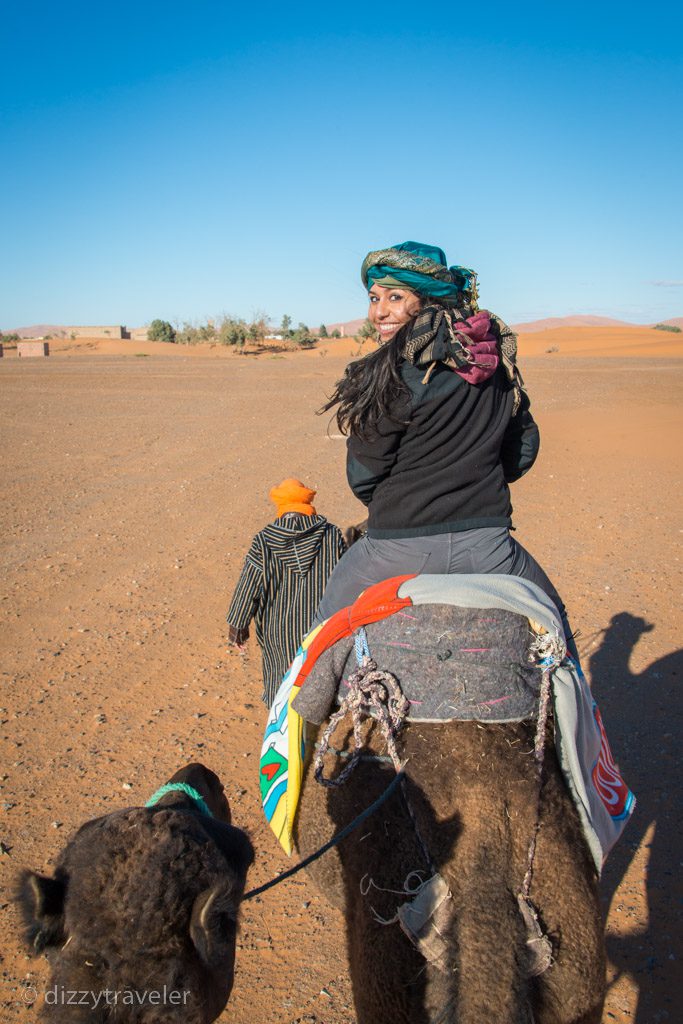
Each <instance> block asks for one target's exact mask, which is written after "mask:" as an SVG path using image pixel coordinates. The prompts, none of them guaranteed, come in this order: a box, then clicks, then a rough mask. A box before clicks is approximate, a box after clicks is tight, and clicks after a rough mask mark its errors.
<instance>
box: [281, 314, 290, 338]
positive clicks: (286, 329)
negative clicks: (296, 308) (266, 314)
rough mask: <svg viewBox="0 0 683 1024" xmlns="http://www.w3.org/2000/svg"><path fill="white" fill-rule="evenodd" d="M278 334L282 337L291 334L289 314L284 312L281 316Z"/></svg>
mask: <svg viewBox="0 0 683 1024" xmlns="http://www.w3.org/2000/svg"><path fill="white" fill-rule="evenodd" d="M280 334H281V335H282V337H283V338H289V337H291V334H292V318H291V316H287V314H286V313H285V315H284V316H283V318H282V323H281V324H280Z"/></svg>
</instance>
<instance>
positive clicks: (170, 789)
mask: <svg viewBox="0 0 683 1024" xmlns="http://www.w3.org/2000/svg"><path fill="white" fill-rule="evenodd" d="M167 793H185V795H186V796H189V797H190V799H191V800H194V802H195V803H196V805H197V807H198V808H199V810H200V811H201V812H202V814H205V815H206V816H207V818H213V814H212V813H211V811H210V810H209V808H208V807H207V805H206V801H205V800H204V798H203V797H202V796H200V794H199V793H198V792H197V790H196V789H195V788H194V786H188V784H187V783H186V782H167V783H166V785H165V786H161V787H160V788H159V789H158V790H157V791H156V793H155V794H154V795H153V796H151V797H150V798H149V800H148V801H147V803H146V804H145V807H154V805H155V804H158V803H159V801H160V800H161V798H162V796H166V794H167Z"/></svg>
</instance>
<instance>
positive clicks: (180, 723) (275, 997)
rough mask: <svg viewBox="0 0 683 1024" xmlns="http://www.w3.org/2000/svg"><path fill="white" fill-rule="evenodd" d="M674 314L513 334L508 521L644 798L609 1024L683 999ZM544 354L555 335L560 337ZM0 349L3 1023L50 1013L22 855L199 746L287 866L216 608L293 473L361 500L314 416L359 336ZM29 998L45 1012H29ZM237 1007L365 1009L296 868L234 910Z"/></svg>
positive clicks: (137, 798)
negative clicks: (26, 939) (519, 401)
mask: <svg viewBox="0 0 683 1024" xmlns="http://www.w3.org/2000/svg"><path fill="white" fill-rule="evenodd" d="M679 337H680V336H678V335H675V334H667V333H663V332H657V331H652V330H648V329H645V328H625V329H621V328H598V329H591V328H580V329H579V328H577V329H569V328H564V329H559V330H554V331H548V332H539V333H535V334H533V335H528V336H523V337H522V338H521V339H520V352H521V361H522V369H523V372H524V376H525V380H526V382H527V385H528V388H529V391H530V394H531V397H532V405H533V410H534V413H535V416H536V419H537V420H538V422H539V425H540V428H541V435H542V451H541V455H540V457H539V460H538V462H537V464H536V466H535V467H534V469H533V470H532V471H531V472H530V473H529V474H528V476H527V477H525V478H524V479H523V480H521V481H520V482H519V483H517V484H515V485H513V501H514V505H515V525H516V529H517V534H516V535H517V537H518V538H519V539H520V540H521V542H522V543H524V544H525V545H526V546H527V547H528V548H529V549H530V550H531V551H532V552H533V553H534V554H535V556H536V557H537V558H538V559H539V561H541V563H542V564H543V565H544V567H545V568H546V570H547V571H548V573H549V574H550V576H551V577H552V578H553V579H554V581H555V583H556V585H557V587H558V589H559V590H560V592H561V593H562V595H563V597H564V600H565V603H566V605H567V607H568V610H569V614H570V617H571V620H572V623H573V626H574V628H575V629H577V630H579V631H580V632H579V636H578V646H579V651H580V654H581V657H582V661H583V664H584V668H585V669H586V671H587V674H588V676H589V678H590V680H591V683H592V686H593V690H594V693H595V696H596V699H597V700H598V702H599V704H600V707H601V710H602V713H603V718H604V720H605V723H606V727H607V731H608V735H609V737H610V740H611V744H612V749H613V752H614V754H615V757H616V759H617V760H618V762H619V764H620V767H621V770H622V773H623V775H624V777H625V779H626V781H627V782H628V783H629V785H630V786H631V787H632V789H633V790H634V791H635V793H636V795H637V797H638V808H637V810H636V814H635V817H634V819H633V820H632V822H631V823H630V824H629V826H628V829H627V831H626V833H625V837H624V839H623V840H622V842H621V844H620V846H619V847H618V848H617V849H616V850H615V852H614V853H613V855H612V857H611V859H610V860H609V861H608V864H607V866H606V869H605V871H604V874H603V882H602V890H603V894H604V906H605V914H606V921H607V944H608V953H609V961H610V964H609V978H608V980H609V993H608V998H607V1004H606V1008H605V1015H604V1021H605V1022H615V1021H616V1022H620V1024H625V1022H638V1024H655V1022H660V1021H671V1022H674V1021H675V1020H677V1019H679V1013H680V1011H679V1010H677V1009H676V1007H677V1006H678V1004H679V996H678V989H677V986H676V983H675V978H676V976H677V975H678V974H679V973H680V967H679V964H680V958H681V942H680V939H681V929H680V921H679V918H678V917H677V908H676V901H677V898H678V897H680V871H679V860H678V856H677V854H678V853H679V851H678V850H677V839H678V829H677V819H676V810H677V808H678V807H680V797H681V783H680V776H679V775H678V774H677V772H676V768H677V765H678V763H679V760H680V759H679V749H680V737H681V733H680V717H681V713H680V702H679V700H678V697H679V691H678V689H677V684H679V681H680V669H681V661H682V659H681V652H680V650H679V644H680V556H681V552H680V541H681V533H682V530H681V522H680V507H681V442H680V439H681V436H682V430H681V427H682V422H681V421H682V419H683V417H682V414H681V385H682V383H683V360H681V354H682V350H683V346H682V343H681V341H679V340H678V339H679ZM548 350H553V351H548ZM51 352H52V354H51V356H50V357H49V358H48V359H30V360H29V359H25V360H21V359H17V358H16V355H15V354H14V353H13V352H11V351H10V352H6V356H5V358H4V359H3V360H1V361H0V387H1V388H2V394H3V401H2V410H1V413H0V416H1V417H2V419H1V429H2V479H3V498H4V501H3V504H2V513H1V515H2V519H1V521H0V526H1V530H2V532H1V551H2V555H1V558H2V575H3V586H2V602H1V604H0V608H1V616H2V618H1V630H2V634H1V635H2V650H3V658H2V666H1V670H2V683H3V685H2V698H1V703H2V731H1V733H0V736H1V740H0V742H1V743H2V777H1V783H2V794H1V797H0V810H1V814H2V817H1V819H0V841H1V842H2V847H1V848H0V850H1V854H0V869H1V871H2V893H1V898H0V906H1V909H2V934H3V938H4V943H3V953H2V955H3V962H2V965H1V972H2V990H1V991H0V1020H2V1022H3V1024H4V1022H8V1024H9V1022H12V1021H20V1020H26V1019H33V1018H34V1016H35V1012H34V1011H35V1006H34V1003H37V1002H39V1001H40V998H41V995H42V993H43V992H44V990H45V985H46V981H47V964H46V962H45V960H44V959H42V958H39V959H37V960H33V959H30V958H28V957H27V955H26V954H25V952H24V951H23V949H22V948H21V946H20V944H19V939H18V921H17V916H16V913H15V910H14V908H13V906H12V905H11V902H10V895H11V887H12V880H13V877H14V875H15V873H16V871H17V870H18V869H19V868H20V867H22V866H25V865H27V866H31V867H33V868H36V869H43V870H49V869H50V866H51V863H52V862H53V859H54V857H55V855H56V854H57V852H58V850H59V849H60V848H61V847H62V845H63V844H64V842H65V840H66V838H67V837H68V835H69V833H70V832H71V831H72V830H73V829H75V828H76V827H77V826H78V825H80V824H81V823H82V822H83V821H84V820H86V819H88V818H90V817H93V816H95V815H99V814H102V813H106V812H107V811H108V810H113V809H115V808H119V807H123V806H128V805H131V804H133V803H143V802H144V801H145V800H146V799H147V797H148V796H149V795H150V794H151V793H152V792H153V791H154V790H155V789H156V788H157V786H158V785H160V784H161V783H162V782H163V781H165V780H166V778H167V777H168V776H169V775H171V774H172V773H173V772H174V771H175V770H176V769H177V768H178V767H180V766H181V765H182V764H184V763H186V762H188V761H191V760H202V761H204V762H205V763H206V764H207V765H209V766H210V767H211V768H213V769H214V770H215V771H216V772H218V773H219V775H220V776H221V778H222V779H223V781H224V783H225V787H226V792H227V794H228V797H229V800H230V803H231V806H232V811H233V819H234V821H235V823H236V824H239V825H241V826H242V827H244V828H246V829H248V831H249V832H250V834H251V836H252V839H253V841H254V844H255V846H256V849H257V862H256V864H255V866H254V867H253V869H252V871H251V873H250V878H249V884H250V885H257V884H259V883H261V882H263V881H266V880H267V879H269V878H271V877H272V876H273V875H275V874H276V873H278V872H279V871H282V870H284V869H285V868H287V867H289V866H290V864H291V862H289V861H288V860H287V858H286V857H285V856H284V854H283V853H282V851H281V850H280V848H279V847H278V845H277V843H276V841H275V839H274V837H273V836H272V834H271V833H270V831H269V829H268V827H267V825H266V822H265V819H264V817H263V814H262V812H261V807H260V800H259V794H258V780H257V764H258V755H259V748H260V743H261V738H262V732H263V726H264V721H265V709H264V707H263V705H262V704H261V702H260V693H261V685H260V659H259V653H258V649H257V648H256V646H255V643H254V642H253V640H252V641H250V642H249V646H248V649H247V651H246V653H244V654H240V653H239V652H237V651H236V650H229V649H228V648H227V647H226V643H225V622H224V619H225V613H226V610H227V607H228V603H229V600H230V596H231V593H232V588H233V586H234V583H235V581H236V579H237V576H238V573H239V571H240V568H241V564H242V559H243V556H244V554H245V551H246V549H247V547H248V544H249V542H250V540H251V537H252V535H253V534H254V532H255V531H256V530H258V529H260V528H261V526H262V525H263V524H264V523H265V522H266V521H268V520H269V519H270V518H272V514H273V510H272V507H271V506H270V504H269V502H268V499H267V492H268V489H269V487H270V486H271V485H272V484H273V483H275V482H277V481H279V480H280V479H281V478H282V477H283V476H298V477H301V478H302V479H304V480H306V481H307V482H309V483H310V484H311V485H312V486H314V487H316V488H317V489H318V492H319V494H318V500H317V506H318V509H319V511H321V512H323V513H324V514H325V515H327V516H328V517H329V518H330V519H331V520H333V521H335V522H337V523H339V524H340V525H346V524H348V523H351V522H355V521H357V520H358V519H359V518H361V517H362V511H363V510H362V507H361V506H360V505H359V504H358V503H357V502H356V500H355V499H354V498H353V496H352V495H351V494H350V492H349V491H348V489H347V486H346V483H345V477H344V443H343V440H342V439H340V438H339V436H338V433H337V430H336V427H335V426H334V425H332V424H330V423H329V421H328V419H327V417H319V416H316V415H315V410H316V409H317V408H319V406H320V405H321V403H322V401H323V400H324V398H325V396H326V395H327V394H329V392H330V389H331V386H332V384H333V382H334V380H335V379H337V377H339V376H340V374H341V373H342V371H343V368H344V365H345V364H346V362H347V361H348V359H349V358H351V357H352V356H353V355H354V354H356V353H357V352H358V346H357V345H356V344H355V343H353V342H350V341H348V340H346V339H342V340H341V341H337V342H334V341H330V342H328V343H325V344H324V345H320V346H319V347H316V348H314V349H311V350H308V351H303V352H296V353H293V352H288V351H282V350H280V349H279V348H277V347H274V348H272V349H269V350H266V351H264V352H261V353H260V354H252V355H238V354H237V353H235V352H232V351H229V350H225V349H222V348H220V347H215V348H211V347H208V346H207V347H202V348H196V349H187V348H180V347H178V346H173V345H160V344H154V343H139V342H110V341H100V342H94V341H93V342H88V341H87V340H85V341H84V340H82V339H81V340H80V341H79V342H69V341H64V342H53V343H51ZM27 1007H33V1009H29V1013H28V1015H27ZM221 1020H225V1021H228V1020H230V1021H232V1022H233V1024H271V1022H272V1024H294V1022H297V1024H304V1022H305V1024H350V1022H352V1021H353V1020H354V1015H353V1010H352V1001H351V992H350V986H349V982H348V976H347V972H346V965H345V956H344V931H343V921H342V918H341V916H340V914H339V913H338V912H337V911H335V910H333V909H332V908H331V907H330V906H328V904H327V903H326V901H325V899H324V898H323V897H322V896H321V895H320V894H318V893H317V891H316V890H315V889H313V888H312V886H311V885H310V883H309V882H308V880H307V878H306V877H305V875H303V874H299V875H297V876H296V877H295V878H293V879H291V880H290V881H287V882H286V883H284V884H282V885H280V886H279V887H277V888H276V889H274V890H273V891H272V892H269V893H266V894H264V895H263V896H262V897H259V898H257V899H256V900H254V901H251V902H249V903H248V904H245V905H244V908H243V914H242V926H241V934H240V938H239V946H238V957H237V974H236V983H235V988H234V991H233V994H232V998H231V1002H230V1004H229V1008H228V1011H227V1012H226V1014H224V1016H223V1017H222V1018H221Z"/></svg>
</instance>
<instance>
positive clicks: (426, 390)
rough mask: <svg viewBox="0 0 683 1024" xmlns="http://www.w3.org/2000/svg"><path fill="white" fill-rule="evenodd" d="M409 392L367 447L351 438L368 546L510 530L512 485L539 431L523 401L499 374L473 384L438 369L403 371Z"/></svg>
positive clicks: (352, 480)
mask: <svg viewBox="0 0 683 1024" xmlns="http://www.w3.org/2000/svg"><path fill="white" fill-rule="evenodd" d="M401 375H402V377H403V380H404V382H405V384H406V385H407V388H408V391H407V393H406V394H405V396H404V397H402V398H401V399H400V400H399V402H398V403H397V405H396V407H395V409H392V414H391V417H385V418H383V419H382V420H381V421H380V423H379V424H378V426H377V429H376V430H375V431H373V433H372V436H371V437H370V439H369V440H361V439H359V438H357V437H353V436H352V437H350V438H349V439H348V442H347V449H348V451H347V476H348V481H349V484H350V486H351V488H352V490H353V492H354V494H355V495H356V497H357V498H359V499H360V500H361V501H362V502H363V503H364V504H365V505H367V506H368V519H369V526H368V534H369V536H370V537H377V538H383V537H419V536H424V535H425V534H437V533H455V532H458V531H461V530H473V529H478V528H480V527H485V526H508V527H509V526H511V522H512V521H511V518H510V517H511V514H512V504H511V502H510V490H509V488H508V482H511V481H513V480H517V479H518V478H519V477H520V476H522V475H523V474H524V473H526V471H527V470H528V469H530V468H531V466H532V465H533V463H534V460H535V459H536V455H537V454H538V448H539V434H538V427H537V426H536V424H535V423H534V420H533V418H532V416H531V413H530V411H529V400H528V398H527V396H526V394H523V398H522V404H521V406H520V408H519V409H518V411H517V413H516V415H515V416H514V417H513V416H512V403H513V394H512V391H511V389H510V388H509V385H508V382H507V378H506V376H505V373H504V371H503V369H502V368H501V367H499V368H498V369H497V370H496V372H495V373H494V375H493V376H492V377H491V378H490V379H489V380H487V381H485V382H484V383H483V384H478V385H473V384H468V383H467V382H466V381H464V380H463V379H462V377H460V376H459V375H458V374H457V373H455V372H454V371H453V370H451V369H449V368H448V367H447V366H444V364H442V363H439V364H437V368H436V370H435V371H434V372H433V373H432V375H431V377H430V378H429V380H428V382H427V383H426V384H423V383H422V379H423V377H424V375H425V369H424V367H422V368H418V367H415V366H413V365H412V364H411V363H409V362H406V361H404V362H402V363H401Z"/></svg>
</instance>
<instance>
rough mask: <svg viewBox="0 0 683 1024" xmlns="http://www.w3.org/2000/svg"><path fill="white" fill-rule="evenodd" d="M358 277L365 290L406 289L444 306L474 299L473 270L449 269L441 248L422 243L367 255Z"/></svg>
mask: <svg viewBox="0 0 683 1024" xmlns="http://www.w3.org/2000/svg"><path fill="white" fill-rule="evenodd" d="M361 278H362V280H363V284H364V286H365V287H366V288H367V289H368V290H370V288H372V286H373V284H379V285H382V286H384V287H387V288H391V287H392V286H393V287H394V288H410V289H411V290H412V291H414V292H417V293H418V295H426V296H428V297H430V298H434V299H441V301H442V302H445V303H446V304H447V305H458V306H460V305H463V304H464V303H468V304H474V303H476V299H477V275H476V274H475V273H474V271H473V270H469V269H468V268H467V267H449V266H448V264H447V263H446V254H445V253H444V251H443V249H439V247H438V246H436V245H424V244H423V243H422V242H401V244H400V245H392V246H391V247H390V248H388V249H377V250H375V252H369V253H368V255H367V256H366V257H365V259H364V260H363V266H362V267H361Z"/></svg>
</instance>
